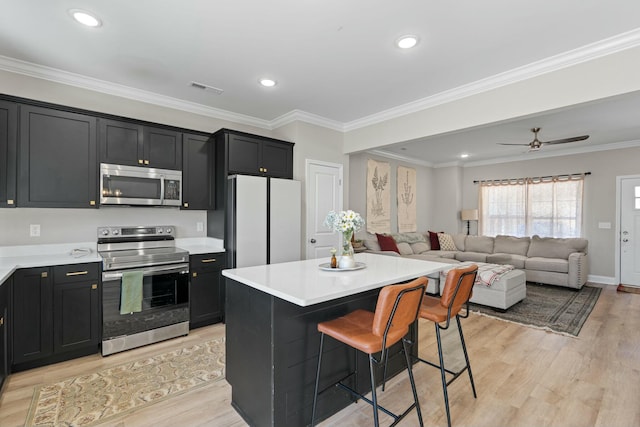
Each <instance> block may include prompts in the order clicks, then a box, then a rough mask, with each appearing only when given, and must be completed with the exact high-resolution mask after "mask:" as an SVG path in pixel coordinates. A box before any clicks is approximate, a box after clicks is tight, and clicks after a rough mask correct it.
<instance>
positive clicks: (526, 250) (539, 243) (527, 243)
mask: <svg viewBox="0 0 640 427" xmlns="http://www.w3.org/2000/svg"><path fill="white" fill-rule="evenodd" d="M391 236H392V237H393V239H394V241H395V242H396V245H397V248H398V251H399V253H396V252H393V251H382V250H381V248H380V245H379V244H378V240H377V239H376V236H375V235H374V236H373V237H368V238H367V239H365V240H364V245H365V246H366V248H367V251H370V252H375V253H382V254H387V255H395V256H405V257H409V258H415V259H425V260H430V261H439V262H449V263H457V262H462V261H472V262H485V263H490V264H511V265H513V266H514V267H515V268H516V269H518V270H524V272H525V274H526V279H527V281H529V282H538V283H545V284H550V285H557V286H565V287H569V288H576V289H580V288H581V287H582V286H583V285H584V284H585V283H586V281H587V274H588V264H587V247H588V241H587V240H586V239H582V238H553V237H539V236H537V235H535V236H533V237H513V236H496V237H489V236H467V235H464V234H454V235H451V238H452V240H453V243H454V244H455V250H432V249H431V244H430V242H429V234H428V233H424V234H423V233H399V234H392V235H391Z"/></svg>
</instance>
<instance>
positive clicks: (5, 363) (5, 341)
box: [0, 278, 12, 390]
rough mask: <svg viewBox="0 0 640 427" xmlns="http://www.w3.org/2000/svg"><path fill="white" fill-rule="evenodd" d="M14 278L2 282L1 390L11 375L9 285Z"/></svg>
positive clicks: (0, 284) (0, 334) (0, 333)
mask: <svg viewBox="0 0 640 427" xmlns="http://www.w3.org/2000/svg"><path fill="white" fill-rule="evenodd" d="M11 281H12V279H11V278H9V279H8V280H7V281H5V282H4V283H0V390H2V385H3V384H4V381H5V380H6V379H7V376H8V375H9V333H8V330H9V318H8V313H9V287H10V286H11Z"/></svg>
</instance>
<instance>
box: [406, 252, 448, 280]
mask: <svg viewBox="0 0 640 427" xmlns="http://www.w3.org/2000/svg"><path fill="white" fill-rule="evenodd" d="M432 254H433V252H426V253H422V254H414V255H407V258H412V259H420V260H422V261H434V262H444V263H447V264H457V263H459V262H460V261H457V260H455V259H453V258H442V257H438V256H435V255H432ZM435 274H436V276H437V277H439V273H435Z"/></svg>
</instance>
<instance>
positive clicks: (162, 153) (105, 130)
mask: <svg viewBox="0 0 640 427" xmlns="http://www.w3.org/2000/svg"><path fill="white" fill-rule="evenodd" d="M99 127H100V143H99V145H100V162H101V163H110V164H115V165H129V166H143V167H153V168H157V169H173V170H181V169H182V134H181V133H180V132H178V131H175V130H170V129H164V128H159V127H153V126H147V125H142V124H139V123H135V122H127V121H118V120H109V119H100V124H99Z"/></svg>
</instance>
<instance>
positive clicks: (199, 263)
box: [190, 252, 226, 270]
mask: <svg viewBox="0 0 640 427" xmlns="http://www.w3.org/2000/svg"><path fill="white" fill-rule="evenodd" d="M225 260H226V257H225V253H224V252H215V253H209V254H200V255H191V257H190V266H191V269H192V270H202V269H212V270H222V269H223V268H225V267H226V265H225Z"/></svg>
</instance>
